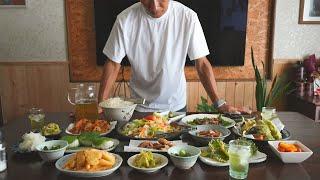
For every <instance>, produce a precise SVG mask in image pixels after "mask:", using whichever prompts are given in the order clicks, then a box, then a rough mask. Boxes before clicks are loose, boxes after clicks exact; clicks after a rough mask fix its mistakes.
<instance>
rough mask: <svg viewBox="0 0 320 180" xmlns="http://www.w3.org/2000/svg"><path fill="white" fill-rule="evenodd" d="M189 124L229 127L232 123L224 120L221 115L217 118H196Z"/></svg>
mask: <svg viewBox="0 0 320 180" xmlns="http://www.w3.org/2000/svg"><path fill="white" fill-rule="evenodd" d="M188 124H190V125H222V126H229V125H231V124H232V123H231V122H229V121H226V120H224V119H223V117H222V115H221V114H220V115H219V116H218V117H217V118H209V117H204V118H196V119H194V120H192V121H189V122H188Z"/></svg>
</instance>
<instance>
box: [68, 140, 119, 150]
mask: <svg viewBox="0 0 320 180" xmlns="http://www.w3.org/2000/svg"><path fill="white" fill-rule="evenodd" d="M111 141H113V146H112V147H110V148H109V149H104V151H112V150H114V149H115V148H116V147H117V146H118V145H119V143H120V142H119V140H118V139H111ZM89 148H90V149H92V148H94V147H88V146H79V147H76V148H72V149H67V150H66V152H65V153H75V152H79V151H83V150H85V149H89ZM94 149H97V148H94Z"/></svg>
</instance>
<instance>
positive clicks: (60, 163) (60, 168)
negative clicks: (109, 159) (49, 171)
mask: <svg viewBox="0 0 320 180" xmlns="http://www.w3.org/2000/svg"><path fill="white" fill-rule="evenodd" d="M111 154H112V155H114V156H115V158H116V162H115V164H114V165H113V167H112V168H111V169H106V170H102V171H92V172H88V171H72V170H67V169H64V166H65V164H66V163H67V161H68V160H69V159H70V158H71V157H72V156H73V155H74V154H69V155H65V156H63V157H62V158H60V159H59V160H58V161H57V162H56V163H55V166H56V168H57V169H58V171H60V172H61V173H63V174H66V175H69V176H73V177H84V178H89V177H102V176H107V175H109V174H111V173H113V172H114V171H116V170H117V169H118V168H119V167H120V166H121V164H122V161H123V160H122V157H121V156H119V155H117V154H113V153H111Z"/></svg>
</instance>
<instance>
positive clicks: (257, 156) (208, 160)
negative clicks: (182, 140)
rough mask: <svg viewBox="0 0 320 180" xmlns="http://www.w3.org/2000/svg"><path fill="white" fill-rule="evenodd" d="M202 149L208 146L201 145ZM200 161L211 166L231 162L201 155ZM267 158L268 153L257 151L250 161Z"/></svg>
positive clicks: (257, 161) (260, 160)
mask: <svg viewBox="0 0 320 180" xmlns="http://www.w3.org/2000/svg"><path fill="white" fill-rule="evenodd" d="M200 149H201V151H202V150H206V149H208V147H200ZM199 159H200V161H202V162H203V163H205V164H207V165H209V166H229V162H219V161H215V160H213V159H211V158H209V157H204V156H202V155H200V156H199ZM265 160H267V155H266V154H265V153H263V152H260V151H257V152H256V154H255V155H253V156H251V157H250V159H249V163H260V162H263V161H265Z"/></svg>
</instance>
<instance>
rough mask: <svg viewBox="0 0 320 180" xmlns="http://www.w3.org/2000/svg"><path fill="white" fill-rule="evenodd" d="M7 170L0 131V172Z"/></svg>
mask: <svg viewBox="0 0 320 180" xmlns="http://www.w3.org/2000/svg"><path fill="white" fill-rule="evenodd" d="M6 169H7V159H6V147H5V143H4V140H3V136H2V131H0V172H3V171H4V170H6Z"/></svg>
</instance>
